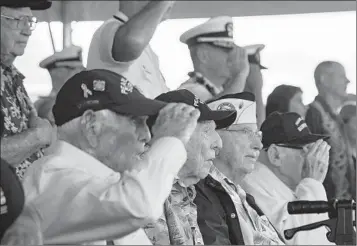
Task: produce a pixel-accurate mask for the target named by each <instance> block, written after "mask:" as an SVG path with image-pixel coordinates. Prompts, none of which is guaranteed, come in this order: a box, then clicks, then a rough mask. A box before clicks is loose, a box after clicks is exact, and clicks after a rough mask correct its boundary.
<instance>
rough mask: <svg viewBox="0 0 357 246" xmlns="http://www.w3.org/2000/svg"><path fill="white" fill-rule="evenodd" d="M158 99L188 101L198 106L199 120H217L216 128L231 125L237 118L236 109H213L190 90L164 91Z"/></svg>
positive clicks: (174, 101) (177, 101)
mask: <svg viewBox="0 0 357 246" xmlns="http://www.w3.org/2000/svg"><path fill="white" fill-rule="evenodd" d="M156 100H160V101H163V102H167V103H186V104H188V105H191V106H193V107H195V108H197V109H198V110H199V111H200V113H201V115H200V118H199V119H198V121H208V120H213V121H215V122H216V125H217V127H216V129H221V128H226V127H228V126H230V125H231V124H232V123H233V122H234V120H235V118H236V111H234V110H227V111H217V110H211V109H210V108H209V107H208V105H207V104H205V103H204V102H202V101H201V100H200V99H199V98H198V97H197V96H196V95H195V94H193V93H192V92H190V91H188V90H176V91H170V92H167V93H163V94H161V95H160V96H158V97H156Z"/></svg>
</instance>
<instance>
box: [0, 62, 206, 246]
mask: <svg viewBox="0 0 357 246" xmlns="http://www.w3.org/2000/svg"><path fill="white" fill-rule="evenodd" d="M156 114H158V118H157V120H156V122H155V124H154V126H153V128H152V129H153V134H154V135H155V136H156V137H155V140H153V141H151V135H150V131H149V128H148V126H147V124H146V119H147V116H149V115H156ZM53 115H54V119H55V121H56V124H57V126H58V131H59V139H60V141H58V143H57V144H58V145H57V146H56V148H55V151H54V152H53V153H52V154H51V155H48V156H46V157H45V158H43V159H40V160H39V161H38V162H37V163H36V165H33V168H30V169H29V170H28V173H27V175H26V176H25V178H24V188H25V195H26V204H25V208H24V211H25V212H26V213H23V214H22V215H20V217H19V218H18V220H17V221H16V222H15V224H14V225H13V226H12V227H11V228H10V229H9V230H8V231H7V233H6V234H5V236H4V239H3V241H2V242H3V243H5V244H13V243H16V242H18V241H16V240H20V239H19V238H18V234H17V233H19V232H23V231H24V227H25V228H26V227H29V225H31V224H32V222H33V221H34V220H35V221H37V225H39V226H40V228H41V231H42V233H43V235H42V237H43V244H82V243H92V242H95V244H102V243H105V242H103V240H107V241H110V240H114V242H111V241H110V243H111V244H114V243H115V244H116V243H119V244H128V243H130V241H126V240H119V241H115V239H118V238H119V239H121V238H122V237H124V236H127V235H129V238H128V239H130V240H132V239H134V240H135V239H136V241H133V243H135V244H148V243H150V241H149V240H148V238H147V237H146V235H145V233H144V231H142V230H139V231H137V230H138V229H139V228H141V227H142V226H144V225H146V224H148V223H150V222H152V221H155V220H156V219H158V218H159V217H160V215H161V214H162V212H163V204H164V201H165V199H166V198H167V197H168V195H169V193H170V190H171V188H172V183H173V182H174V178H175V177H176V176H177V173H178V171H179V170H180V168H181V167H182V166H183V164H184V163H185V162H186V159H187V158H186V157H187V154H186V150H185V144H187V142H188V140H189V139H190V137H191V135H192V133H193V131H194V129H195V128H196V125H197V119H198V117H199V115H200V113H199V111H198V110H197V109H195V108H194V107H191V106H188V105H185V104H166V103H163V102H159V101H155V100H150V99H147V98H145V97H144V96H143V95H142V94H141V93H140V92H139V91H138V90H137V89H136V88H134V87H133V85H132V84H131V83H130V82H129V81H128V80H127V79H125V78H124V77H122V76H121V75H118V74H116V73H114V72H111V71H108V70H101V69H97V70H90V71H83V72H80V73H78V74H76V75H75V76H73V77H72V78H71V79H69V80H68V81H67V83H66V84H65V85H64V86H63V87H62V89H61V90H60V91H59V93H58V95H57V98H56V102H55V105H54V108H53ZM28 229H29V230H32V227H31V228H28ZM133 232H136V233H135V234H137V236H136V237H135V236H131V235H130V234H131V233H133Z"/></svg>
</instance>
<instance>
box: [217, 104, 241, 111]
mask: <svg viewBox="0 0 357 246" xmlns="http://www.w3.org/2000/svg"><path fill="white" fill-rule="evenodd" d="M217 110H221V111H234V110H236V109H235V107H234V105H233V104H232V103H229V102H224V103H221V104H220V105H218V107H217Z"/></svg>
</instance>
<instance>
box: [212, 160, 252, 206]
mask: <svg viewBox="0 0 357 246" xmlns="http://www.w3.org/2000/svg"><path fill="white" fill-rule="evenodd" d="M210 175H211V176H212V178H213V179H215V180H216V181H218V182H219V183H220V184H221V185H222V186H223V187H226V188H228V186H229V187H230V188H231V189H233V190H234V191H235V192H236V193H237V194H238V196H239V197H240V199H241V200H242V201H245V200H246V197H247V194H246V193H245V191H244V190H243V189H242V188H241V187H240V186H239V185H236V184H234V183H233V182H232V181H231V180H230V179H229V178H227V177H226V176H225V175H224V174H223V173H222V172H221V171H219V170H218V168H216V167H215V166H212V167H211V169H210ZM227 192H228V191H227Z"/></svg>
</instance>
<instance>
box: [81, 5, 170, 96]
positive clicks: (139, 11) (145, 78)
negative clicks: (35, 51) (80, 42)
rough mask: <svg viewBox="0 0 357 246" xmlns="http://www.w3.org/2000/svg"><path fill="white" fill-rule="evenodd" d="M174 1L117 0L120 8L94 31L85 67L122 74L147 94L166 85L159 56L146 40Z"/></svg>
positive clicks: (157, 93)
mask: <svg viewBox="0 0 357 246" xmlns="http://www.w3.org/2000/svg"><path fill="white" fill-rule="evenodd" d="M174 3H175V1H119V5H120V6H119V11H118V12H117V13H116V14H115V15H114V16H113V17H112V18H110V19H109V20H107V21H106V22H104V23H103V25H102V26H100V27H99V29H98V30H97V31H96V32H95V33H94V35H93V38H92V41H91V44H90V47H89V53H88V62H87V68H88V69H95V68H103V69H108V70H111V71H113V72H116V73H119V74H122V75H123V76H125V77H126V78H128V80H129V81H132V82H133V83H134V85H135V86H136V87H137V88H138V89H139V90H140V91H141V93H143V94H144V95H145V96H146V97H148V98H155V97H157V96H158V95H160V94H161V93H164V92H167V91H168V90H169V89H168V87H167V85H166V82H165V79H164V77H163V76H162V73H161V71H160V67H159V59H158V57H157V55H156V54H155V53H154V51H153V50H152V49H151V47H150V45H149V43H150V41H151V39H152V37H153V35H154V33H155V31H156V28H157V27H158V25H159V24H160V23H161V22H162V21H164V20H166V19H167V18H168V17H169V14H170V12H171V9H172V7H173V5H174Z"/></svg>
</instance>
